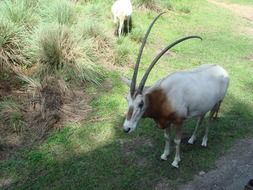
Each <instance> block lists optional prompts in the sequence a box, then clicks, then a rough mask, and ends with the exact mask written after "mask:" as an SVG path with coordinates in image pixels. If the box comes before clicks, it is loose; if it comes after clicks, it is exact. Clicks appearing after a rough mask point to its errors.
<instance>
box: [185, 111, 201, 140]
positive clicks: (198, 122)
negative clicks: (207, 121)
mask: <svg viewBox="0 0 253 190" xmlns="http://www.w3.org/2000/svg"><path fill="white" fill-rule="evenodd" d="M204 117H205V114H204V115H202V116H200V117H199V118H198V121H197V124H196V126H195V129H194V131H193V134H192V136H191V138H190V139H189V140H188V143H189V144H193V143H194V141H195V140H196V133H197V130H198V128H199V126H200V125H201V123H202V122H203V119H204Z"/></svg>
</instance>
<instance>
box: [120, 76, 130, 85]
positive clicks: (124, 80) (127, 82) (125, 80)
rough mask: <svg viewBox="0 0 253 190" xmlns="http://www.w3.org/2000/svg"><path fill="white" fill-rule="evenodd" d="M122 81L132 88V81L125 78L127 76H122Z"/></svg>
mask: <svg viewBox="0 0 253 190" xmlns="http://www.w3.org/2000/svg"><path fill="white" fill-rule="evenodd" d="M121 80H122V81H123V82H124V83H126V84H127V86H129V87H130V86H131V82H132V81H131V80H130V79H129V78H127V77H125V76H121Z"/></svg>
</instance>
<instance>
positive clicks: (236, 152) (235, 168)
mask: <svg viewBox="0 0 253 190" xmlns="http://www.w3.org/2000/svg"><path fill="white" fill-rule="evenodd" d="M221 146H222V145H221ZM252 147H253V138H251V139H243V140H240V141H238V142H236V143H235V145H234V146H233V147H232V148H231V149H230V150H229V151H228V152H227V153H226V154H225V155H224V156H222V157H221V158H219V159H218V160H217V162H216V167H217V168H216V169H213V170H210V171H208V172H207V173H205V172H201V171H200V173H199V175H196V176H195V177H194V180H193V181H190V182H188V183H187V184H186V185H183V186H181V187H180V188H179V189H180V190H196V189H198V190H223V189H224V190H238V189H243V188H244V186H245V185H246V184H247V183H248V181H249V179H252V178H253V159H252V158H253V149H252Z"/></svg>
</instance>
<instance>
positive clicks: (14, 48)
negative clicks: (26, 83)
mask: <svg viewBox="0 0 253 190" xmlns="http://www.w3.org/2000/svg"><path fill="white" fill-rule="evenodd" d="M23 38H24V28H23V27H21V26H18V25H16V24H15V23H13V22H12V21H10V20H8V19H6V18H0V64H1V65H2V66H3V65H4V66H5V67H8V66H12V65H15V64H19V65H21V64H24V63H26V59H25V57H24V54H23V50H22V48H23V41H22V39H23Z"/></svg>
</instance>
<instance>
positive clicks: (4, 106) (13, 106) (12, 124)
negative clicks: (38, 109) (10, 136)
mask: <svg viewBox="0 0 253 190" xmlns="http://www.w3.org/2000/svg"><path fill="white" fill-rule="evenodd" d="M20 107H21V106H20V105H18V104H17V103H16V102H15V101H14V100H12V99H4V100H1V101H0V117H1V123H2V124H7V126H8V128H6V130H10V131H13V132H15V133H20V132H21V131H22V130H23V127H24V125H25V123H24V121H23V115H22V113H21V110H20Z"/></svg>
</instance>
